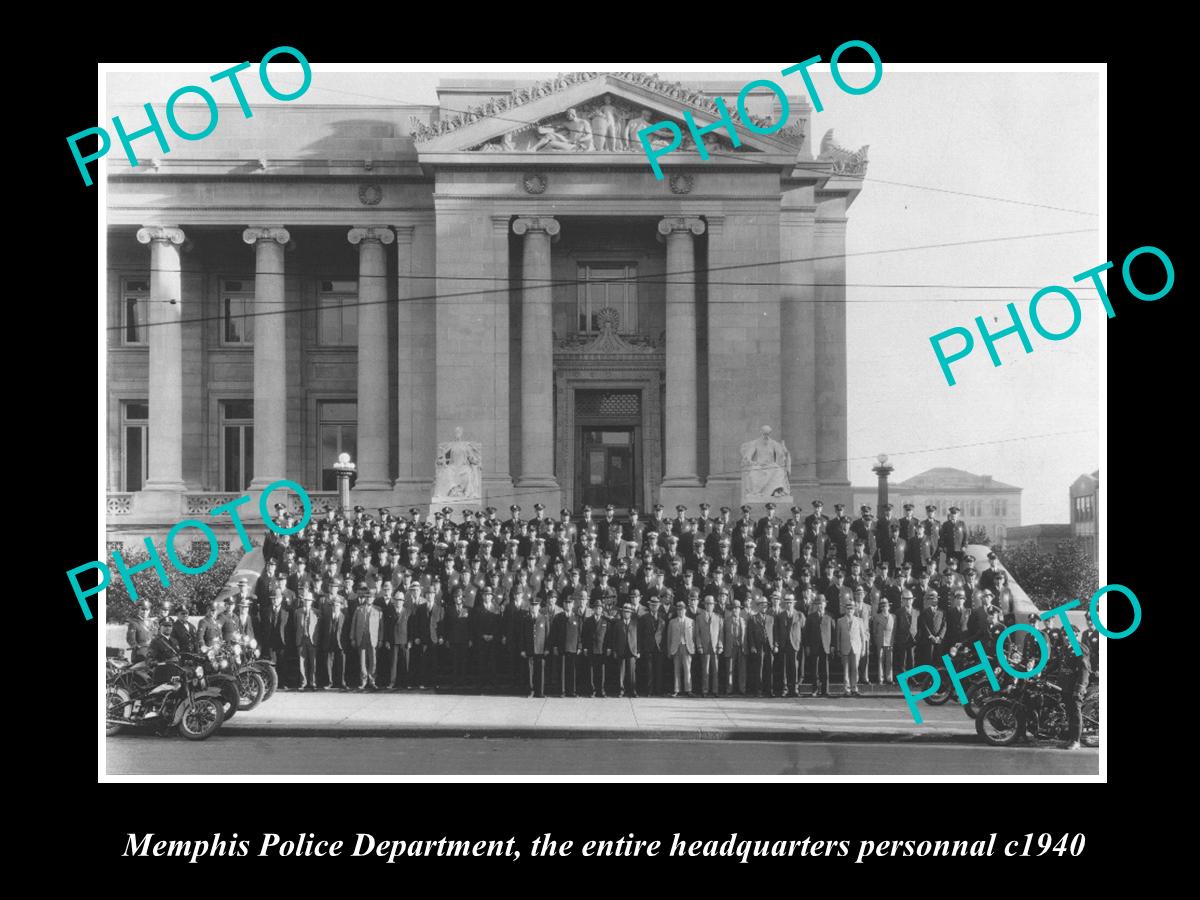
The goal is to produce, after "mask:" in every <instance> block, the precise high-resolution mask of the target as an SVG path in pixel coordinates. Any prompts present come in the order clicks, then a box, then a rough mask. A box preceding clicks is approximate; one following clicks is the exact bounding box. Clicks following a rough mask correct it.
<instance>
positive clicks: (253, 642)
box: [250, 638, 258, 650]
mask: <svg viewBox="0 0 1200 900" xmlns="http://www.w3.org/2000/svg"><path fill="white" fill-rule="evenodd" d="M250 649H251V650H257V649H258V640H257V638H250Z"/></svg>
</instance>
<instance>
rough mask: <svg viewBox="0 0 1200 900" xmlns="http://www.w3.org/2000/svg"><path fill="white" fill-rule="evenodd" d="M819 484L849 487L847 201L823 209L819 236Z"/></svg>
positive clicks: (816, 243)
mask: <svg viewBox="0 0 1200 900" xmlns="http://www.w3.org/2000/svg"><path fill="white" fill-rule="evenodd" d="M813 250H814V252H815V254H816V257H817V258H816V265H815V269H814V277H815V279H816V284H817V287H816V297H817V308H816V317H815V321H814V330H815V332H816V348H815V349H816V384H817V408H816V420H817V446H816V453H817V479H818V480H819V481H820V482H821V484H849V479H848V477H847V471H848V470H847V463H846V216H845V201H844V200H841V199H838V200H836V201H829V202H826V203H824V204H822V205H821V207H820V208H819V209H818V212H817V220H816V236H815V241H814V247H813Z"/></svg>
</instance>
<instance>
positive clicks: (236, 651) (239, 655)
mask: <svg viewBox="0 0 1200 900" xmlns="http://www.w3.org/2000/svg"><path fill="white" fill-rule="evenodd" d="M233 655H234V656H235V657H237V658H238V659H241V658H242V648H241V647H240V646H238V647H234V648H233Z"/></svg>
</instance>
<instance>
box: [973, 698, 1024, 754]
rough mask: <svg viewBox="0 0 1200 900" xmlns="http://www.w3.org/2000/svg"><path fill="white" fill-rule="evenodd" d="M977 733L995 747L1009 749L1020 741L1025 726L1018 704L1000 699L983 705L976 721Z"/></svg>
mask: <svg viewBox="0 0 1200 900" xmlns="http://www.w3.org/2000/svg"><path fill="white" fill-rule="evenodd" d="M975 731H976V732H978V733H979V736H980V737H981V738H983V739H984V740H985V741H986V742H987V743H989V744H991V745H992V746H993V747H1007V746H1010V745H1012V744H1015V743H1016V742H1017V741H1018V740H1020V738H1021V734H1022V733H1023V732H1024V731H1025V725H1024V723H1023V722H1022V721H1021V717H1020V715H1019V714H1018V712H1017V707H1016V704H1014V703H1013V702H1012V701H1011V700H1007V699H1005V698H1003V697H1000V698H996V699H994V700H989V701H988V702H987V703H985V704H983V708H982V709H980V710H979V715H978V716H977V717H976V719H975Z"/></svg>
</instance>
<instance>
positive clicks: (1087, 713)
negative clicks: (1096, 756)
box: [1079, 694, 1100, 747]
mask: <svg viewBox="0 0 1200 900" xmlns="http://www.w3.org/2000/svg"><path fill="white" fill-rule="evenodd" d="M1081 718H1082V720H1083V734H1082V736H1081V737H1080V739H1079V742H1080V743H1081V744H1083V746H1085V747H1099V746H1100V697H1099V695H1098V694H1090V695H1089V696H1088V697H1087V698H1086V699H1085V700H1084V701H1083V712H1082V715H1081Z"/></svg>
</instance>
